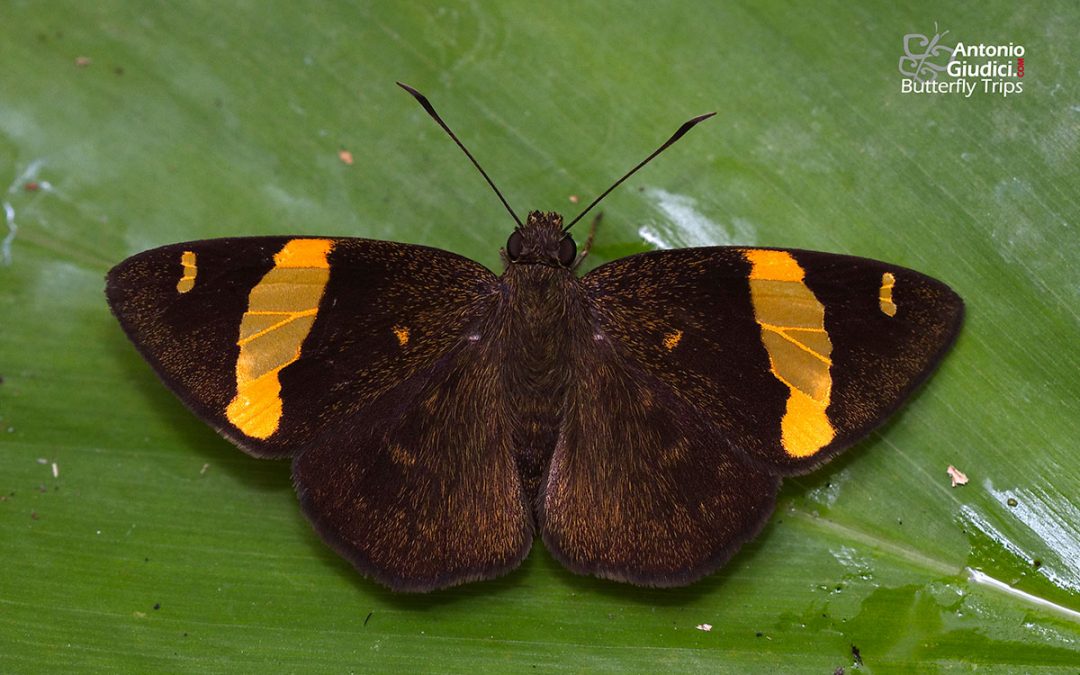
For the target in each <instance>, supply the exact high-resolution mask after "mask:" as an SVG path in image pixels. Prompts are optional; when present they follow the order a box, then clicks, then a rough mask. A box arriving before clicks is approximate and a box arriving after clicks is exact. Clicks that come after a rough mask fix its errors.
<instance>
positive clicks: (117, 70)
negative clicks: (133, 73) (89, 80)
mask: <svg viewBox="0 0 1080 675" xmlns="http://www.w3.org/2000/svg"><path fill="white" fill-rule="evenodd" d="M113 72H114V73H116V74H117V75H123V74H124V67H123V66H117V67H115V68H113Z"/></svg>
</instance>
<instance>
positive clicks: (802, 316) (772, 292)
mask: <svg viewBox="0 0 1080 675" xmlns="http://www.w3.org/2000/svg"><path fill="white" fill-rule="evenodd" d="M743 255H744V256H745V257H746V260H747V261H748V262H749V263H750V265H751V270H750V299H751V301H752V303H753V306H754V319H755V320H756V321H757V323H758V325H759V326H761V341H762V343H763V344H764V345H765V350H766V351H767V352H768V354H769V365H770V370H771V371H772V374H773V376H774V377H775V378H776V379H777V380H779V381H780V382H782V383H783V384H784V385H785V386H787V388H788V400H787V407H786V410H785V411H784V417H783V419H782V420H781V421H780V440H781V444H782V445H783V446H784V451H785V452H786V453H787V454H788V455H790V456H792V457H809V456H811V455H813V454H815V453H816V452H818V451H819V450H821V448H823V447H825V446H826V445H828V444H829V443H830V442H831V441H832V439H833V438H834V437H835V435H836V431H835V429H833V426H832V423H831V422H829V418H828V415H826V414H825V410H826V409H827V408H828V407H829V399H830V396H831V394H832V376H831V375H830V373H829V369H830V368H831V367H832V361H831V360H830V356H831V355H832V341H831V340H829V334H828V333H827V332H825V307H824V306H823V305H822V304H821V303H820V302H818V299H817V298H816V297H815V296H814V293H813V291H811V290H810V289H809V288H808V287H807V286H806V283H805V281H804V273H803V269H802V267H800V266H799V263H798V262H797V261H796V260H795V258H793V257H792V256H791V254H790V253H787V252H785V251H765V250H761V249H746V250H744V251H743Z"/></svg>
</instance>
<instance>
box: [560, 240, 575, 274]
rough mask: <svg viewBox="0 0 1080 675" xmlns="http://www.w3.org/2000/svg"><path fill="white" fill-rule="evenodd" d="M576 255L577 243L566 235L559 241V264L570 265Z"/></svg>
mask: <svg viewBox="0 0 1080 675" xmlns="http://www.w3.org/2000/svg"><path fill="white" fill-rule="evenodd" d="M576 257H577V244H575V243H574V240H573V239H571V238H570V237H567V238H565V239H563V240H562V241H560V242H559V264H560V265H562V266H563V267H570V265H572V264H573V263H574V258H576Z"/></svg>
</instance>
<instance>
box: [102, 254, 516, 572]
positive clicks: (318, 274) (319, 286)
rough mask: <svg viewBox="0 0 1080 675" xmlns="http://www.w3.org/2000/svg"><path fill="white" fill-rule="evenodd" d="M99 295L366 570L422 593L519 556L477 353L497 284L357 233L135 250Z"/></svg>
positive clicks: (508, 467)
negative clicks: (289, 462) (277, 460)
mask: <svg viewBox="0 0 1080 675" xmlns="http://www.w3.org/2000/svg"><path fill="white" fill-rule="evenodd" d="M106 292H107V295H108V298H109V303H110V305H111V307H112V309H113V312H114V313H115V314H116V316H117V318H118V319H119V320H120V323H121V325H122V326H123V328H124V330H125V331H126V332H127V334H128V336H129V337H130V338H131V340H132V341H133V342H134V343H135V345H136V347H137V348H138V349H139V351H140V352H141V353H142V354H143V356H144V357H145V358H146V359H147V360H148V361H149V362H150V364H151V365H152V366H153V367H154V369H155V370H156V371H157V373H158V374H159V375H160V376H161V378H162V379H163V380H164V381H165V383H166V384H167V385H168V386H169V387H170V388H171V389H172V390H173V391H174V392H175V393H176V394H177V395H178V396H179V397H180V399H181V400H183V401H184V403H185V404H187V406H188V407H189V408H191V409H192V411H194V412H195V413H196V414H197V415H198V416H199V417H201V418H202V419H203V420H205V421H206V422H208V423H209V424H211V425H212V426H214V427H215V428H216V429H218V430H219V431H220V432H221V433H222V434H223V435H224V436H225V437H227V438H229V439H230V440H232V441H233V442H234V443H236V444H237V445H238V446H240V447H241V448H242V449H244V450H245V451H247V452H249V453H250V454H253V455H255V456H259V457H282V456H291V457H292V458H293V476H294V481H295V483H296V487H297V492H298V494H299V496H300V500H301V504H302V506H303V507H304V510H305V513H306V514H307V515H308V517H309V518H310V519H311V520H312V522H313V524H314V525H315V527H316V529H317V530H318V531H319V533H320V534H321V535H322V536H323V537H324V538H325V539H326V540H327V541H328V542H329V543H331V544H332V545H333V546H334V547H335V548H336V549H338V551H339V552H340V553H342V555H344V556H345V557H346V558H348V559H349V560H351V561H352V562H353V563H354V564H355V565H356V566H357V567H358V568H359V569H360V570H361V571H363V572H365V573H368V574H370V575H372V576H374V577H376V578H377V579H379V580H380V581H382V582H383V583H385V584H387V585H389V586H391V587H393V588H398V589H409V590H426V589H430V588H437V587H441V586H448V585H453V584H455V583H461V582H463V581H468V580H472V579H480V578H488V577H492V576H495V575H497V574H499V573H501V572H504V571H506V570H507V569H509V568H511V567H513V566H515V565H516V564H517V563H518V562H519V561H520V560H521V558H523V557H524V555H525V554H526V553H527V552H528V549H529V545H530V543H531V539H532V518H531V514H530V513H529V509H528V506H527V505H526V503H525V499H524V496H523V494H522V488H521V483H520V479H519V477H518V475H517V471H516V467H515V466H514V461H513V457H512V455H511V450H510V448H509V440H508V439H509V437H510V434H509V432H508V430H506V429H504V428H502V426H500V425H501V424H503V420H502V418H498V417H497V416H496V417H492V415H491V410H492V402H493V401H500V400H504V399H505V398H506V397H505V394H504V392H502V391H501V389H500V387H501V380H500V379H499V378H498V377H497V374H496V373H495V372H494V370H493V369H492V368H491V363H493V362H492V361H491V360H490V358H485V357H490V354H489V351H488V350H491V349H493V348H495V347H494V346H493V345H494V344H495V343H496V342H497V341H495V340H494V339H493V334H492V332H493V330H494V328H493V326H495V325H497V324H496V323H495V318H496V316H495V306H496V305H497V302H498V293H497V279H496V277H495V276H494V275H493V274H491V273H490V272H489V271H488V270H486V269H485V268H483V267H482V266H480V265H478V264H476V263H474V262H472V261H469V260H467V259H465V258H462V257H460V256H457V255H454V254H451V253H447V252H444V251H439V250H436V249H429V248H425V247H419V246H410V245H405V244H396V243H390V242H380V241H370V240H361V239H330V238H284V237H256V238H245V239H221V240H210V241H201V242H191V243H186V244H177V245H172V246H166V247H163V248H159V249H154V250H151V251H147V252H144V253H140V254H138V255H136V256H133V257H132V258H129V259H127V260H125V261H124V262H122V263H120V264H119V265H117V266H116V267H115V268H114V269H113V270H112V271H110V273H109V276H108V280H107V289H106ZM484 364H488V365H487V367H484ZM463 528H465V529H463ZM466 530H467V531H466Z"/></svg>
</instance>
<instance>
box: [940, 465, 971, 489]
mask: <svg viewBox="0 0 1080 675" xmlns="http://www.w3.org/2000/svg"><path fill="white" fill-rule="evenodd" d="M945 473H947V474H949V480H951V481H952V486H953V487H956V486H957V485H967V482H968V477H967V475H966V474H965V473H964V472H963V471H961V470H960V469H957V468H956V467H955V466H953V465H952V464H950V465H949V468H948V469H945Z"/></svg>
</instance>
